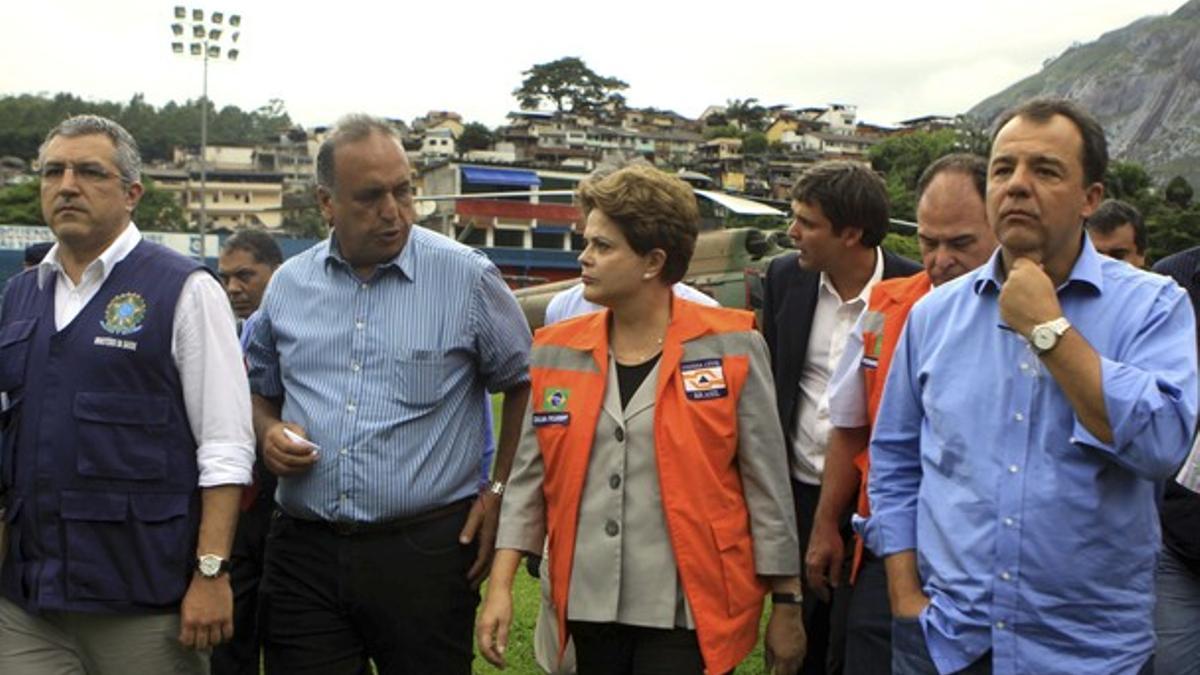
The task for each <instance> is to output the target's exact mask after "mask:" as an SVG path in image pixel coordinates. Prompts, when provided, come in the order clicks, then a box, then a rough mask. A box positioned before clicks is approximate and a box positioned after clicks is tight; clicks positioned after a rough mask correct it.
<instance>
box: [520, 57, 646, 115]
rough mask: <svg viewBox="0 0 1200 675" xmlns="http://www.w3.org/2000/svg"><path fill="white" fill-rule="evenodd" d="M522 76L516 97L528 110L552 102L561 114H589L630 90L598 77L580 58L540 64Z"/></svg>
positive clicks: (607, 78) (612, 78)
mask: <svg viewBox="0 0 1200 675" xmlns="http://www.w3.org/2000/svg"><path fill="white" fill-rule="evenodd" d="M521 74H522V75H524V76H525V79H524V80H522V81H521V86H520V87H517V88H516V89H514V90H513V96H515V97H516V99H517V101H519V102H520V104H521V107H522V108H526V109H535V108H537V107H538V106H539V105H541V104H542V103H552V104H554V108H555V110H557V111H558V112H566V111H570V112H589V111H591V110H594V109H595V108H597V107H598V106H600V104H602V103H604V102H605V101H606V100H608V98H609V97H610V96H611V95H612V94H614V93H616V92H620V91H623V90H625V89H628V88H629V85H628V84H626V83H625V82H623V81H621V80H619V79H617V78H615V77H607V76H604V75H599V74H597V73H596V72H595V71H593V70H592V69H591V68H588V67H587V64H585V63H584V62H583V60H582V59H580V58H579V57H577V56H564V57H563V58H561V59H558V60H556V61H549V62H547V63H539V64H537V65H535V66H533V67H532V68H530V69H529V70H526V71H525V72H523V73H521Z"/></svg>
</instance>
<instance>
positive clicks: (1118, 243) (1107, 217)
mask: <svg viewBox="0 0 1200 675" xmlns="http://www.w3.org/2000/svg"><path fill="white" fill-rule="evenodd" d="M1085 225H1086V226H1087V231H1088V236H1089V237H1091V238H1092V246H1095V247H1096V251H1097V252H1099V253H1100V255H1106V256H1108V257H1110V258H1116V259H1117V260H1124V261H1125V262H1127V263H1129V264H1130V265H1133V266H1134V267H1136V268H1138V269H1142V268H1144V267H1145V266H1146V243H1147V237H1146V223H1145V221H1143V220H1142V214H1141V212H1140V211H1138V210H1137V207H1135V206H1134V205H1133V204H1130V203H1128V202H1123V201H1121V200H1119V199H1105V200H1104V201H1103V202H1101V203H1100V206H1099V207H1098V208H1097V209H1096V211H1095V213H1093V214H1092V215H1090V216H1088V219H1087V222H1086V223H1085Z"/></svg>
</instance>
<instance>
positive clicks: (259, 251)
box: [221, 229, 283, 269]
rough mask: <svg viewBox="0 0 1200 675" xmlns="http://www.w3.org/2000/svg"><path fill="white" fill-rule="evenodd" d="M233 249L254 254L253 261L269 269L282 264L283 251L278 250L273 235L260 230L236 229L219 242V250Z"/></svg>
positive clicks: (223, 251)
mask: <svg viewBox="0 0 1200 675" xmlns="http://www.w3.org/2000/svg"><path fill="white" fill-rule="evenodd" d="M233 250H240V251H245V252H247V253H249V254H250V255H252V256H254V261H255V262H258V263H262V264H263V265H266V266H267V267H270V268H271V269H275V268H276V267H279V266H280V265H281V264H283V252H282V251H280V250H279V244H278V243H276V242H275V237H272V236H271V235H269V234H267V233H266V232H263V231H262V230H255V229H245V230H238V231H237V232H234V233H233V234H231V235H229V238H228V239H226V240H225V242H224V243H222V244H221V252H222V253H225V252H228V251H233Z"/></svg>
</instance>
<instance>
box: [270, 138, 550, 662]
mask: <svg viewBox="0 0 1200 675" xmlns="http://www.w3.org/2000/svg"><path fill="white" fill-rule="evenodd" d="M317 180H318V196H319V199H320V203H321V208H322V212H323V214H324V216H325V218H326V220H327V221H328V222H329V223H330V225H331V227H332V232H333V234H332V236H331V237H330V239H329V240H327V241H325V242H323V243H321V244H318V245H317V246H315V247H313V248H311V249H309V250H308V251H306V252H304V253H301V254H299V255H297V256H295V257H294V258H292V259H291V260H289V261H288V262H286V263H285V264H284V265H283V266H282V267H280V268H279V270H278V271H277V272H276V273H275V276H274V277H273V278H272V280H271V284H270V286H269V287H268V289H267V293H266V295H265V297H264V299H263V303H262V306H261V308H260V310H259V317H258V319H257V323H256V325H255V327H254V334H253V336H252V337H251V340H250V346H249V349H248V351H247V358H248V361H249V365H250V380H251V389H252V391H253V393H254V404H255V429H256V431H257V433H258V437H259V439H260V442H261V443H262V446H263V457H264V462H265V463H266V465H267V467H268V468H269V469H271V470H272V471H273V472H274V473H276V474H278V475H279V476H280V480H279V488H278V490H277V492H276V502H277V503H278V506H279V509H280V514H279V517H277V518H276V519H275V522H273V523H272V527H271V533H270V535H269V537H268V544H267V563H266V570H265V572H264V576H263V582H262V590H261V592H260V593H261V600H260V602H261V603H262V613H261V615H262V617H263V625H264V635H263V641H264V648H265V656H266V667H267V672H268V673H288V674H289V675H292V674H295V673H314V674H316V673H321V674H325V673H331V674H338V673H347V674H349V673H360V672H365V670H366V667H367V666H366V664H367V660H368V659H371V660H373V661H374V663H375V664H376V666H377V667H378V669H379V670H380V671H381V672H394V673H426V672H436V673H462V674H464V675H465V674H466V673H470V672H471V660H472V643H471V637H472V628H473V622H474V614H475V607H476V605H477V604H478V602H479V595H478V592H477V588H478V584H479V582H480V581H482V579H483V577H484V575H486V572H487V570H488V566H489V563H490V561H491V556H492V553H493V548H494V547H493V542H494V539H495V529H496V522H497V516H498V512H499V501H500V495H501V494H502V492H503V488H504V481H505V480H506V479H507V477H508V472H509V469H510V467H511V464H512V457H513V453H514V451H515V448H516V440H517V435H518V433H519V430H520V423H521V416H522V414H523V413H524V410H525V404H526V401H527V398H528V393H529V374H528V367H529V347H530V334H529V328H528V326H527V324H526V323H525V319H524V316H523V315H522V314H521V311H520V308H519V307H518V306H517V303H516V299H515V298H513V296H512V293H511V292H510V291H509V290H508V288H507V286H505V284H504V282H503V280H502V279H501V277H500V273H499V271H498V270H497V269H496V267H495V266H494V265H493V264H492V263H491V262H489V261H488V260H487V258H486V257H485V256H484V255H483V254H482V253H481V252H479V251H477V250H474V249H471V248H468V247H466V246H463V245H460V244H458V243H456V242H454V241H452V240H450V239H447V238H446V237H443V236H441V235H439V234H435V233H433V232H431V231H429V230H426V229H423V228H420V227H413V226H412V225H413V221H414V220H415V212H414V210H413V202H412V170H411V168H410V166H409V163H408V159H407V157H406V156H405V154H404V150H403V147H402V146H401V144H400V141H399V139H398V138H397V137H396V135H395V132H394V131H393V130H392V129H391V128H390V127H389V126H388V125H387V124H386V123H385V122H381V121H379V120H376V119H373V118H369V117H366V116H349V117H347V118H345V119H343V120H342V121H341V122H339V123H338V126H337V127H336V128H335V129H334V130H333V132H331V134H330V136H329V137H328V138H327V140H326V141H325V142H324V143H323V144H322V147H321V150H320V151H319V153H318V156H317ZM485 390H486V391H489V392H493V393H495V392H504V394H505V397H504V407H503V411H502V425H501V432H500V443H499V446H498V449H497V452H496V459H495V465H494V469H493V474H492V481H493V482H492V483H491V485H490V486H488V487H487V488H485V489H484V490H482V491H481V490H480V489H479V462H480V449H481V448H482V447H484V445H485V443H486V434H487V428H486V421H485V406H483V405H481V402H482V401H484V392H485ZM289 434H290V435H289Z"/></svg>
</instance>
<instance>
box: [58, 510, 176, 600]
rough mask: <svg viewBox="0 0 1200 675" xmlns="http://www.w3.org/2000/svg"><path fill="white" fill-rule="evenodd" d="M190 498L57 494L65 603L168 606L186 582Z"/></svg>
mask: <svg viewBox="0 0 1200 675" xmlns="http://www.w3.org/2000/svg"><path fill="white" fill-rule="evenodd" d="M190 501H191V495H190V494H123V493H107V492H77V491H64V492H63V493H62V507H61V514H62V522H63V529H64V534H65V535H66V537H65V539H66V555H65V558H66V560H65V566H66V575H67V584H66V587H67V598H68V599H71V600H99V601H113V602H133V603H138V604H144V605H169V604H173V603H175V602H178V601H179V599H180V598H182V597H183V593H184V591H185V590H186V584H187V580H188V569H189V567H188V565H187V556H188V551H189V550H190V549H192V548H193V546H194V542H195V537H194V533H192V532H189V522H190V521H189V519H188V517H187V515H188V509H189V504H190Z"/></svg>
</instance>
